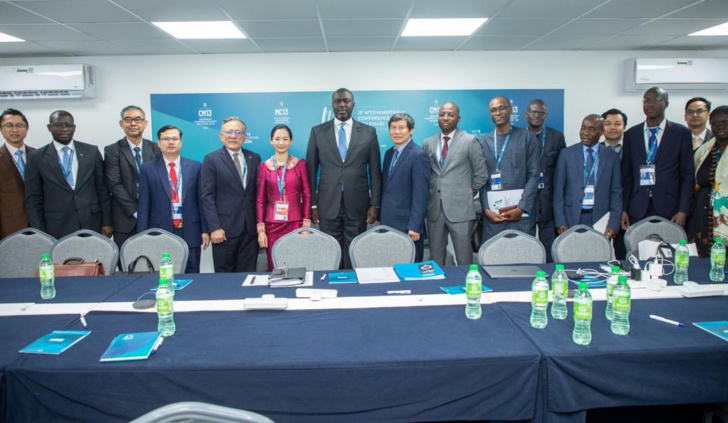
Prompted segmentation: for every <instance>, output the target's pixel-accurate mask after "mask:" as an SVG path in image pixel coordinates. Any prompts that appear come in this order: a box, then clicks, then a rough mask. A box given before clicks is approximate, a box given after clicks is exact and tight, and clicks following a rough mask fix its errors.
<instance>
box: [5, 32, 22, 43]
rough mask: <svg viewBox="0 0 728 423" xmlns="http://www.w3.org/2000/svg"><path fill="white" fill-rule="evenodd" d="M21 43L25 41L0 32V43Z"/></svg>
mask: <svg viewBox="0 0 728 423" xmlns="http://www.w3.org/2000/svg"><path fill="white" fill-rule="evenodd" d="M22 41H25V40H21V39H20V38H15V37H13V36H11V35H8V34H3V33H2V32H0V43H17V42H22Z"/></svg>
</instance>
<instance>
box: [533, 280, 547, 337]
mask: <svg viewBox="0 0 728 423" xmlns="http://www.w3.org/2000/svg"><path fill="white" fill-rule="evenodd" d="M548 307H549V283H548V281H547V280H546V272H544V271H542V270H539V271H538V272H536V279H534V280H533V284H532V285H531V326H532V327H534V328H536V329H543V328H545V327H546V325H547V324H548V322H549V318H548V316H547V315H546V309H547V308H548Z"/></svg>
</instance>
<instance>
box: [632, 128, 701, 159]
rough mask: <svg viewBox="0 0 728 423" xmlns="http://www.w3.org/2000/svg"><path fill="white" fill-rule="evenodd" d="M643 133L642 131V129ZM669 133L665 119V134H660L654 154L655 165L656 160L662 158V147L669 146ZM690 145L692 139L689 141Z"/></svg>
mask: <svg viewBox="0 0 728 423" xmlns="http://www.w3.org/2000/svg"><path fill="white" fill-rule="evenodd" d="M643 131H644V129H643ZM669 133H670V122H669V121H668V120H667V119H665V132H663V133H662V138H660V143H659V144H658V146H657V153H655V163H657V158H658V157H660V156H662V154H661V153H662V147H667V146H668V145H670V139H669ZM690 142H691V143H692V138H691V141H690Z"/></svg>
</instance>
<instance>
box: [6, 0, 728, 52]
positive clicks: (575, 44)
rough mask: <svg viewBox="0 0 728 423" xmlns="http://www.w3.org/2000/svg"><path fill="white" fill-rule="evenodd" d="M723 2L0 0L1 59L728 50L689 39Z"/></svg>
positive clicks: (715, 41) (726, 2)
mask: <svg viewBox="0 0 728 423" xmlns="http://www.w3.org/2000/svg"><path fill="white" fill-rule="evenodd" d="M466 17H487V18H489V19H488V21H487V22H486V23H485V25H483V26H482V27H481V28H480V29H478V31H476V32H475V33H474V34H473V35H472V36H469V37H414V38H411V37H400V34H401V32H402V30H403V28H404V25H405V22H406V20H407V19H409V18H466ZM192 20H232V21H234V22H235V24H236V25H237V26H238V27H239V28H240V29H241V30H242V31H243V32H244V33H245V34H246V35H247V36H248V39H244V40H176V39H174V38H172V37H171V36H169V35H167V34H166V33H165V32H163V31H162V30H160V29H158V28H157V27H155V26H154V25H152V24H151V23H150V22H152V21H192ZM725 22H728V0H357V1H352V0H0V32H3V33H6V34H9V35H12V36H15V37H18V38H22V39H24V40H27V42H24V43H0V58H2V57H43V56H100V55H115V56H117V55H140V54H141V55H144V54H154V55H162V54H211V53H273V52H276V53H277V52H360V51H503V50H506V51H529V50H724V51H725V50H726V49H728V37H688V36H687V34H689V33H692V32H695V31H698V30H701V29H705V28H709V27H712V26H715V25H718V24H722V23H725Z"/></svg>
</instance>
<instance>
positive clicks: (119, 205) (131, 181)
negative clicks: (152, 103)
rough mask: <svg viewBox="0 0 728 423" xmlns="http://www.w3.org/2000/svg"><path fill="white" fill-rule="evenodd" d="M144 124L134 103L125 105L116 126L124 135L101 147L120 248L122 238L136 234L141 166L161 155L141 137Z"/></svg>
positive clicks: (144, 117) (115, 238)
mask: <svg viewBox="0 0 728 423" xmlns="http://www.w3.org/2000/svg"><path fill="white" fill-rule="evenodd" d="M147 123H148V122H147V119H146V116H145V115H144V110H142V109H141V108H139V107H137V106H127V107H124V108H123V109H122V110H121V120H119V126H120V127H121V129H122V130H123V131H124V135H125V136H124V138H122V139H120V140H119V141H117V142H115V143H113V144H111V145H108V146H106V148H104V173H105V174H106V184H107V185H108V187H109V191H110V192H111V221H112V223H113V226H114V242H115V243H116V245H117V246H119V249H121V246H122V245H123V244H124V241H126V240H127V239H129V238H130V237H131V236H132V235H134V234H136V224H137V204H138V200H137V197H138V195H137V186H138V185H139V172H140V171H141V168H142V165H143V164H144V163H145V162H150V161H152V160H154V159H156V158H157V157H159V156H161V155H162V153H161V152H160V151H159V147H157V145H156V144H155V143H153V142H152V141H150V140H148V139H145V138H142V135H143V134H144V130H145V129H146V128H147Z"/></svg>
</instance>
